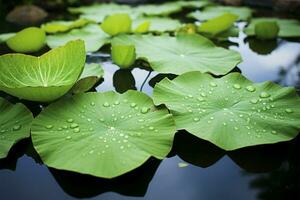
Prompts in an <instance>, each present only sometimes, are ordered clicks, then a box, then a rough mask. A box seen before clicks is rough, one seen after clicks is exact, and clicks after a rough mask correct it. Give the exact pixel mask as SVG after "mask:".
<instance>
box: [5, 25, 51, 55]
mask: <svg viewBox="0 0 300 200" xmlns="http://www.w3.org/2000/svg"><path fill="white" fill-rule="evenodd" d="M45 41H46V34H45V32H44V31H43V30H42V29H40V28H36V27H29V28H25V29H23V30H21V31H20V32H18V33H16V35H14V36H12V37H9V38H8V39H7V40H6V44H7V46H8V47H9V48H10V49H11V50H13V51H15V52H19V53H31V52H36V51H39V50H40V49H41V48H42V47H43V46H44V45H45Z"/></svg>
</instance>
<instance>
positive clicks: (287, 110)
mask: <svg viewBox="0 0 300 200" xmlns="http://www.w3.org/2000/svg"><path fill="white" fill-rule="evenodd" d="M285 112H286V113H292V112H293V110H292V109H290V108H287V109H285Z"/></svg>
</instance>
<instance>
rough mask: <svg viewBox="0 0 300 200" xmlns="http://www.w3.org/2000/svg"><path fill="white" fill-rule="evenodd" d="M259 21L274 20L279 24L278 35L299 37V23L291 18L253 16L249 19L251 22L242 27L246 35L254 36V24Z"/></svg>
mask: <svg viewBox="0 0 300 200" xmlns="http://www.w3.org/2000/svg"><path fill="white" fill-rule="evenodd" d="M261 22H276V23H277V25H278V26H279V33H278V36H279V37H283V38H289V37H300V23H299V21H297V20H293V19H278V18H255V19H252V20H251V23H250V24H249V25H248V26H247V27H246V28H245V29H244V32H245V33H246V34H247V35H248V36H255V26H256V24H258V23H261Z"/></svg>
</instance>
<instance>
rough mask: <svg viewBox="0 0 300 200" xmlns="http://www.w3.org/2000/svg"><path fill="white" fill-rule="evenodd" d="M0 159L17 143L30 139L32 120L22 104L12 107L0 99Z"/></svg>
mask: <svg viewBox="0 0 300 200" xmlns="http://www.w3.org/2000/svg"><path fill="white" fill-rule="evenodd" d="M0 113H1V115H0V159H1V158H5V157H6V156H7V154H8V152H9V150H10V149H11V147H12V146H13V145H14V144H16V143H17V142H18V141H20V140H21V139H24V138H28V137H30V126H31V122H32V120H33V116H32V114H31V112H30V111H29V110H28V109H27V108H26V107H25V106H24V105H22V104H19V103H18V104H16V105H13V104H11V103H9V102H8V101H6V100H5V99H3V98H1V97H0Z"/></svg>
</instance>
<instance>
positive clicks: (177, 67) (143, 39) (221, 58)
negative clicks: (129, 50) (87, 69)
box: [114, 34, 242, 75]
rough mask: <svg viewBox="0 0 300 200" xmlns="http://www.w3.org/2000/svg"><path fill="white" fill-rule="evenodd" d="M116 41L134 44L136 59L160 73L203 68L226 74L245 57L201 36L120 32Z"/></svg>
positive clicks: (202, 69)
mask: <svg viewBox="0 0 300 200" xmlns="http://www.w3.org/2000/svg"><path fill="white" fill-rule="evenodd" d="M114 41H117V42H119V43H127V44H128V43H131V44H134V45H135V47H136V54H137V58H140V59H144V60H146V61H147V62H149V64H150V66H151V67H152V68H153V69H154V70H155V71H157V72H160V73H173V74H183V73H185V72H189V71H201V72H210V73H213V74H216V75H223V74H227V73H228V72H229V71H231V70H232V69H233V68H234V67H235V66H236V65H237V64H238V63H239V62H241V60H242V59H241V56H240V54H239V53H237V52H235V51H232V50H227V49H224V48H220V47H216V46H215V45H214V44H213V43H212V42H211V41H210V40H208V39H206V38H205V37H202V36H200V35H192V34H191V35H187V34H184V35H182V34H179V35H177V36H176V37H170V36H165V35H164V36H151V35H143V36H142V35H133V36H130V35H120V36H118V37H116V38H114ZM158 52H159V53H158Z"/></svg>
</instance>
